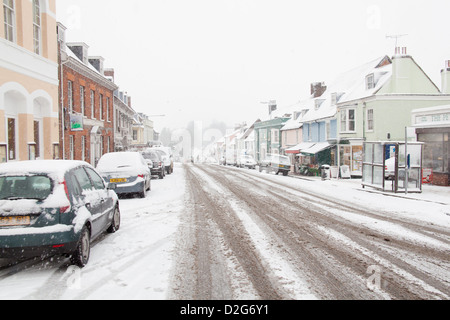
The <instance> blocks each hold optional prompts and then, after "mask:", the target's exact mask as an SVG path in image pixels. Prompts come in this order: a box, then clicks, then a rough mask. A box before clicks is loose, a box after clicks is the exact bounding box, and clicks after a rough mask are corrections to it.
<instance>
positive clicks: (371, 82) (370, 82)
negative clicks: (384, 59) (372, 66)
mask: <svg viewBox="0 0 450 320" xmlns="http://www.w3.org/2000/svg"><path fill="white" fill-rule="evenodd" d="M373 88H375V77H374V75H373V73H372V74H369V75H368V76H367V77H366V89H367V90H370V89H373Z"/></svg>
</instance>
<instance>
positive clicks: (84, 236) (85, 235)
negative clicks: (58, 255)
mask: <svg viewBox="0 0 450 320" xmlns="http://www.w3.org/2000/svg"><path fill="white" fill-rule="evenodd" d="M90 255H91V234H90V232H89V229H88V228H87V226H84V227H83V230H81V236H80V241H79V242H78V245H77V248H76V250H75V252H74V253H73V254H72V257H71V258H70V261H71V262H72V263H73V264H74V265H76V266H78V267H80V268H84V267H85V266H86V265H87V263H88V261H89V257H90Z"/></svg>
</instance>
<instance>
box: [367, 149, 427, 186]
mask: <svg viewBox="0 0 450 320" xmlns="http://www.w3.org/2000/svg"><path fill="white" fill-rule="evenodd" d="M422 153H423V143H421V142H407V143H406V142H392V141H386V142H365V143H364V156H363V174H362V186H363V188H364V187H366V186H368V187H372V188H375V189H379V190H383V191H392V192H394V193H408V192H410V193H414V192H415V193H421V192H422Z"/></svg>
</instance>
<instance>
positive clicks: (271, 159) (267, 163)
mask: <svg viewBox="0 0 450 320" xmlns="http://www.w3.org/2000/svg"><path fill="white" fill-rule="evenodd" d="M263 170H265V171H267V172H269V173H270V172H275V173H276V174H279V173H280V172H281V173H283V175H284V176H287V175H288V174H289V171H291V160H290V159H289V158H288V157H286V156H282V155H278V154H269V155H267V156H266V158H265V159H264V160H263V161H261V163H260V164H259V172H262V171H263Z"/></svg>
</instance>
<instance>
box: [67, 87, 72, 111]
mask: <svg viewBox="0 0 450 320" xmlns="http://www.w3.org/2000/svg"><path fill="white" fill-rule="evenodd" d="M67 103H68V104H69V112H70V113H72V112H73V82H72V81H69V82H68V83H67Z"/></svg>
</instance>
